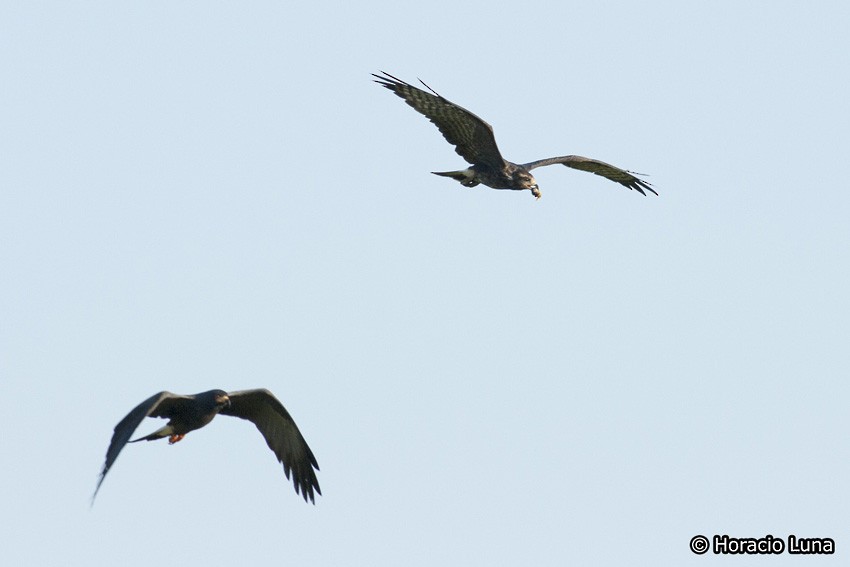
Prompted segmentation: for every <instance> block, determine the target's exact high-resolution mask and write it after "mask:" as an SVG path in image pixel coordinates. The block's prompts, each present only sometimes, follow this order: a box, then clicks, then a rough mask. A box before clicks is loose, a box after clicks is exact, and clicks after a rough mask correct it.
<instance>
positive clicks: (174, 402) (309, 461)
mask: <svg viewBox="0 0 850 567" xmlns="http://www.w3.org/2000/svg"><path fill="white" fill-rule="evenodd" d="M217 414H222V415H232V416H234V417H238V418H241V419H247V420H248V421H250V422H252V423H253V424H254V425H256V426H257V429H259V430H260V433H262V434H263V437H264V438H265V439H266V443H267V444H268V446H269V449H271V450H272V452H274V454H275V456H276V457H277V460H278V461H280V462H281V463H282V464H283V471H284V472H285V473H286V478H290V476H289V475H290V472H291V474H292V483H293V484H294V485H295V493H296V494H299V493H300V494H301V495H302V496H303V497H304V501H305V502H306V501H307V499H308V498H309V499H310V501H311V502H313V503H314V504H315V495H314V492H318V493H319V494H321V493H322V491H321V489H320V488H319V482H318V480H317V479H316V472H315V471H314V470H313V469H316V470H319V464H318V463H317V462H316V457H314V456H313V452H312V451H311V450H310V447H308V446H307V442H306V441H304V437H302V436H301V432H300V431H298V427H297V426H296V425H295V421H293V420H292V417H290V415H289V412H287V411H286V408H284V407H283V404H281V403H280V401H278V399H277V398H275V397H274V395H273V394H272V393H271V392H269V391H268V390H265V389H257V390H241V391H239V392H230V393H227V392H224V391H222V390H210V391H209V392H202V393H200V394H195V395H194V396H179V395H177V394H172V393H171V392H159V393H158V394H154V395H153V396H151V397H150V398H148V399H147V400H145V401H143V402H142V403H140V404H139V405H137V406H136V407H135V408H134V409H133V410H132V411H131V412H130V413H128V414H127V416H126V417H125V418H124V419H122V420H121V421H120V422H119V423H118V425H116V426H115V432H114V433H113V434H112V441H111V442H110V443H109V448H108V449H107V450H106V462H105V463H104V464H103V470H102V471H101V473H100V478H99V479H98V481H97V488H95V491H94V495H93V496H92V502H94V498H95V496H97V491H98V490H100V485H101V484H102V483H103V479H104V478H106V473H108V472H109V469H110V468H111V467H112V465H113V464H114V463H115V459H117V458H118V454H119V453H121V449H123V448H124V445H126V444H127V443H135V442H137V441H155V440H157V439H162V438H164V437H168V443H169V444H170V445H171V444H174V443H177V442H178V441H180V440H181V439H183V437H184V436H185V435H186V434H187V433H189V432H190V431H194V430H196V429H200V428H201V427H203V426H205V425H206V424H208V423H209V422H211V421H212V420H213V418H214V417H215V416H216V415H217ZM146 417H162V418H167V419H168V423H167V424H165V425H164V426H162V427H160V428H159V429H157V430H156V431H154V432H153V433H151V434H150V435H146V436H144V437H140V438H138V439H134V440H132V441H130V437H131V436H132V435H133V432H134V431H135V430H136V428H137V427H138V426H139V424H140V423H141V422H142V420H143V419H144V418H146Z"/></svg>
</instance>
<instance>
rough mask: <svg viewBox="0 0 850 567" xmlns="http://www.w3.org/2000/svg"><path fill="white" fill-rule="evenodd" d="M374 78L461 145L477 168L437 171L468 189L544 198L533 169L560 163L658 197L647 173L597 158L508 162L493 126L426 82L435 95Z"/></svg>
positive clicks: (386, 78) (386, 76) (398, 81)
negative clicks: (480, 187) (481, 187)
mask: <svg viewBox="0 0 850 567" xmlns="http://www.w3.org/2000/svg"><path fill="white" fill-rule="evenodd" d="M372 76H373V77H375V78H376V79H377V80H376V81H375V82H376V83H378V84H379V85H381V86H383V87H386V88H387V89H389V90H391V91H392V92H394V93H395V94H396V95H398V96H399V97H401V98H402V99H404V101H405V102H406V103H407V104H409V105H410V106H412V107H413V108H414V109H415V110H416V111H417V112H419V113H420V114H424V115H425V116H426V117H427V118H428V120H430V121H431V122H433V123H434V124H435V125H436V126H437V128H438V129H439V130H440V132H441V133H442V134H443V137H444V138H445V139H446V141H447V142H449V143H450V144H452V145H453V146H454V147H455V151H456V152H457V153H458V155H460V156H461V157H462V158H463V159H465V160H466V161H467V162H468V163H470V164H471V165H472V167H468V168H466V169H461V170H458V171H433V172H432V173H433V174H434V175H442V176H443V177H451V178H452V179H455V180H456V181H459V182H460V183H461V184H462V185H465V186H467V187H475V186H476V185H478V184H479V183H482V184H484V185H486V186H487V187H492V188H493V189H512V190H514V191H522V190H525V189H528V190H530V191H531V194H532V195H534V196H535V197H536V198H538V199H539V198H540V187H539V186H538V185H537V181H536V180H535V179H534V176H533V175H531V173H530V171H531V170H532V169H534V168H535V167H541V166H544V165H552V164H558V163H559V164H562V165H565V166H567V167H572V168H573V169H580V170H582V171H589V172H590V173H595V174H596V175H601V176H602V177H605V178H606V179H610V180H611V181H615V182H617V183H619V184H620V185H622V186H624V187H628V188H629V189H634V190H635V191H637V192H638V193H640V194H642V195H644V196H645V195H646V191H650V192H651V193H654V194H656V195H658V193H657V192H656V191H655V189H653V188H652V187H651V186H650V184H649V183H648V182H646V181H644V180H642V179H640V178H639V177H637V175H641V174H639V173H638V174H636V173H634V172H632V171H627V170H625V169H620V168H619V167H615V166H613V165H611V164H608V163H605V162H604V161H599V160H596V159H591V158H586V157H582V156H561V157H553V158H547V159H541V160H537V161H532V162H529V163H523V164H517V163H513V162H510V161H507V160H506V159H505V158H503V157H502V154H501V152H499V148H498V146H497V145H496V137H495V136H494V135H493V127H492V126H490V125H489V124H487V122H485V121H484V120H482V119H481V118H479V117H478V116H476V115H475V114H473V113H471V112H470V111H468V110H467V109H465V108H463V107H461V106H458V105H457V104H455V103H453V102H451V101H449V100H447V99H445V98H443V97H442V96H440V95H439V94H437V92H436V91H435V90H434V89H432V88H431V87H429V86H428V85H426V84H425V83H424V82H423V81H421V80H420V81H419V82H420V83H422V85H423V86H424V87H425V88H427V89H428V90H429V91H431V92H426V91H423V90H422V89H420V88H417V87H414V86H413V85H410V84H408V83H405V82H404V81H402V80H401V79H397V78H396V77H393V76H392V75H390V74H389V73H384V72H383V71H382V72H381V74H380V75H376V74H375V73H372Z"/></svg>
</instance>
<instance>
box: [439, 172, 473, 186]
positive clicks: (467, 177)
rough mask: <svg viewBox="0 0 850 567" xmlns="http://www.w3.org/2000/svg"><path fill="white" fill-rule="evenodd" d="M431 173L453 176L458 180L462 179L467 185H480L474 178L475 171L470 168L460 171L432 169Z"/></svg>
mask: <svg viewBox="0 0 850 567" xmlns="http://www.w3.org/2000/svg"><path fill="white" fill-rule="evenodd" d="M431 173H433V174H434V175H440V176H442V177H451V178H452V179H454V180H456V181H460V182H461V183H462V184H464V185H466V186H467V187H474V186H475V185H478V182H477V181H474V180H473V179H474V177H475V173H474V172H473V171H472V169H469V168H467V169H461V170H459V171H432V172H431Z"/></svg>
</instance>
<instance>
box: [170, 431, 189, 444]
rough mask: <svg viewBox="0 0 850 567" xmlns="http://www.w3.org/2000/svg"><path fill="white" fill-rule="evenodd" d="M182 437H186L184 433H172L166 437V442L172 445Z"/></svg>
mask: <svg viewBox="0 0 850 567" xmlns="http://www.w3.org/2000/svg"><path fill="white" fill-rule="evenodd" d="M184 437H186V434H185V433H184V434H183V435H172V436H171V437H169V438H168V444H169V445H174V444H175V443H177V442H178V441H180V440H181V439H183V438H184Z"/></svg>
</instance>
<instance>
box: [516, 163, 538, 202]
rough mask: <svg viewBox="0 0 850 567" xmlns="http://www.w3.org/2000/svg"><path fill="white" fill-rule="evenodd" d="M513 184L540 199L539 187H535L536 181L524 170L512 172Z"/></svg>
mask: <svg viewBox="0 0 850 567" xmlns="http://www.w3.org/2000/svg"><path fill="white" fill-rule="evenodd" d="M514 183H515V184H516V186H517V187H519V188H521V189H529V190H531V194H532V195H534V196H535V197H537V198H538V199H539V198H540V187H538V186H537V180H536V179H534V176H533V175H531V173H529V172H528V170H526V169H518V170H517V171H515V172H514Z"/></svg>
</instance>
